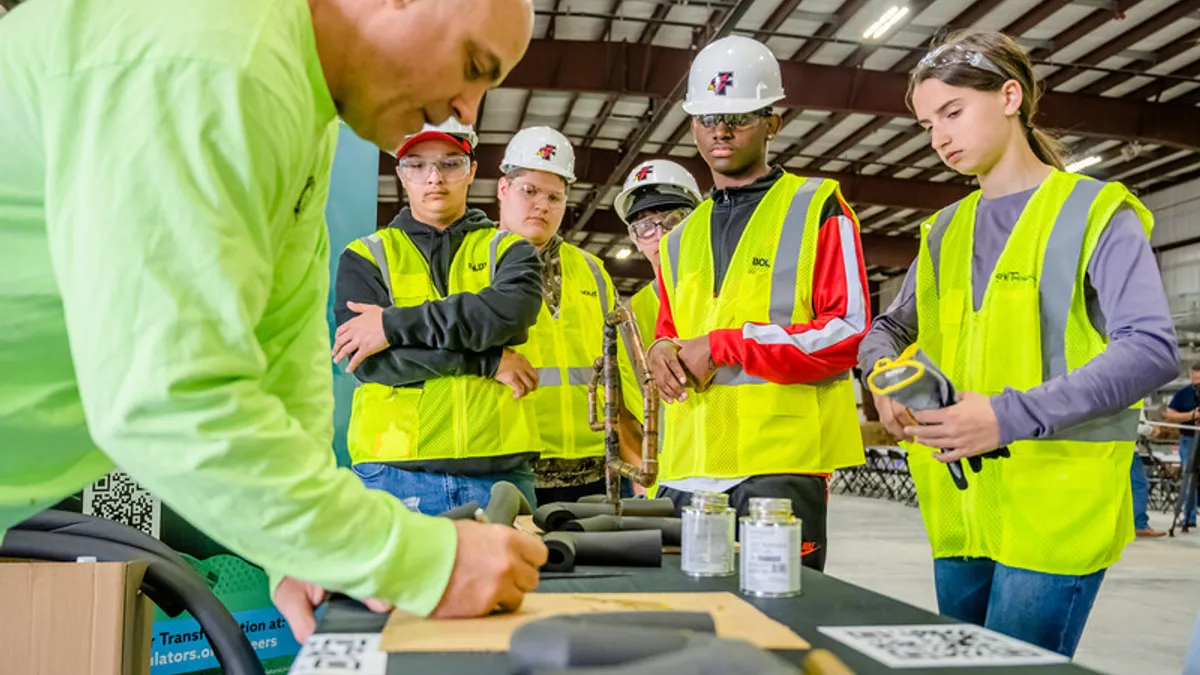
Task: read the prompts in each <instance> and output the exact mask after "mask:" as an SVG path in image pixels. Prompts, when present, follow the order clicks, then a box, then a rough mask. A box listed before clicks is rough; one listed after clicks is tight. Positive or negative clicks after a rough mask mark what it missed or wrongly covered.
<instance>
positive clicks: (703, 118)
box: [692, 108, 771, 129]
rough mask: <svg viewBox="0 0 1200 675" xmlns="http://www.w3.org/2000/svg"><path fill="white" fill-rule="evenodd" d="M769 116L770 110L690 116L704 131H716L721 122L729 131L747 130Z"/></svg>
mask: <svg viewBox="0 0 1200 675" xmlns="http://www.w3.org/2000/svg"><path fill="white" fill-rule="evenodd" d="M770 116H771V109H770V108H763V109H762V110H755V111H754V112H748V113H717V114H711V115H692V118H693V119H695V120H696V121H697V122H699V123H700V126H702V127H704V128H705V129H716V128H717V125H719V124H721V123H722V122H724V123H725V126H727V127H729V128H730V129H749V128H750V127H752V126H754V125H756V124H758V123H759V122H761V121H762V120H764V119H766V118H768V117H770Z"/></svg>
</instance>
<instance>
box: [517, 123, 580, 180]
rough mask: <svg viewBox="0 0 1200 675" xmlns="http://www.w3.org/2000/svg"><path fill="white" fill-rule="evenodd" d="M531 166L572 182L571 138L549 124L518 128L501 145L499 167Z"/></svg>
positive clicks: (573, 168) (573, 176) (573, 164)
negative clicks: (501, 157)
mask: <svg viewBox="0 0 1200 675" xmlns="http://www.w3.org/2000/svg"><path fill="white" fill-rule="evenodd" d="M513 169H533V170H534V171H546V172H549V173H552V174H555V175H558V176H562V177H563V179H564V180H566V181H567V183H574V182H575V149H574V148H572V147H571V141H569V140H567V137H566V136H563V135H562V134H561V133H559V132H558V131H555V130H554V129H551V128H550V127H528V128H525V129H522V130H520V131H518V132H517V133H516V134H515V135H513V137H512V140H511V141H509V142H508V147H507V148H505V149H504V159H503V160H502V161H501V162H500V171H501V172H503V173H508V172H509V171H512V170H513Z"/></svg>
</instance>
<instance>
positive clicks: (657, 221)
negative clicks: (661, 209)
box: [629, 208, 692, 239]
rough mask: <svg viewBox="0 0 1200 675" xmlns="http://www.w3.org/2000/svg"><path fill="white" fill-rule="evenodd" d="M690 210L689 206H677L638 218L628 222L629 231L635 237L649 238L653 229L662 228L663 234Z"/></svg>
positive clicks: (652, 233)
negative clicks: (676, 207)
mask: <svg viewBox="0 0 1200 675" xmlns="http://www.w3.org/2000/svg"><path fill="white" fill-rule="evenodd" d="M691 211H692V210H691V209H690V208H678V209H674V210H672V211H667V212H666V213H656V214H654V215H651V216H646V217H645V218H639V219H637V220H635V221H633V222H632V223H630V224H629V233H630V234H632V235H633V236H634V237H635V238H637V239H649V238H650V237H652V236H654V231H655V230H662V233H663V234H664V235H665V234H666V233H668V232H670V231H671V230H673V229H675V228H676V227H677V226H678V225H679V224H680V223H682V222H683V220H684V218H687V217H688V214H689V213H691Z"/></svg>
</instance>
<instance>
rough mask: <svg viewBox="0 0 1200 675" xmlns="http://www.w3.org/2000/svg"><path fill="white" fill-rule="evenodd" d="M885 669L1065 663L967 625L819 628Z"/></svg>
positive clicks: (1061, 658) (1055, 656) (1051, 654)
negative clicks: (880, 664) (882, 665)
mask: <svg viewBox="0 0 1200 675" xmlns="http://www.w3.org/2000/svg"><path fill="white" fill-rule="evenodd" d="M818 630H820V631H821V632H822V633H824V634H825V635H828V636H829V637H831V638H833V639H834V640H837V641H838V642H841V643H843V644H845V645H847V646H849V647H852V648H854V649H855V650H857V651H859V652H862V653H863V654H866V655H867V656H869V657H871V658H872V659H875V660H876V661H878V662H880V663H882V664H884V665H885V666H887V667H889V668H937V667H941V666H945V667H949V666H959V667H962V666H1038V665H1049V664H1054V663H1066V662H1068V661H1069V660H1070V659H1068V658H1067V657H1065V656H1063V655H1061V654H1055V653H1054V652H1051V651H1047V650H1045V649H1042V648H1040V647H1035V646H1033V645H1031V644H1027V643H1025V642H1021V641H1020V640H1016V639H1013V638H1010V637H1008V636H1006V635H1001V634H1000V633H996V632H994V631H990V630H987V629H986V628H982V627H980V626H975V625H971V624H935V625H924V626H838V627H828V626H827V627H821V628H819V629H818Z"/></svg>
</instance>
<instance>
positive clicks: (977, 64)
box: [915, 43, 1012, 80]
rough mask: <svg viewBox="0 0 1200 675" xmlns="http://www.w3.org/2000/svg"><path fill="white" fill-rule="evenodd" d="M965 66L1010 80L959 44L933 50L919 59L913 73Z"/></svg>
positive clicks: (997, 68)
mask: <svg viewBox="0 0 1200 675" xmlns="http://www.w3.org/2000/svg"><path fill="white" fill-rule="evenodd" d="M958 65H965V66H970V67H972V68H977V69H979V70H986V71H988V72H990V73H995V74H996V75H999V76H1000V77H1003V78H1004V79H1006V80H1009V79H1012V78H1011V76H1009V75H1008V73H1005V72H1004V70H1002V69H1001V68H1000V66H997V65H996V64H995V63H994V62H993V61H992V60H991V59H989V58H988V57H987V56H985V55H984V54H983V52H978V51H975V50H973V49H968V48H966V47H964V46H962V45H960V44H954V43H946V44H944V45H941V46H940V47H938V48H936V49H934V50H933V51H931V52H929V53H928V54H926V55H925V57H924V58H922V59H921V62H920V63H918V64H917V67H916V69H915V72H921V71H926V70H940V69H942V68H947V67H949V66H958Z"/></svg>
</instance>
